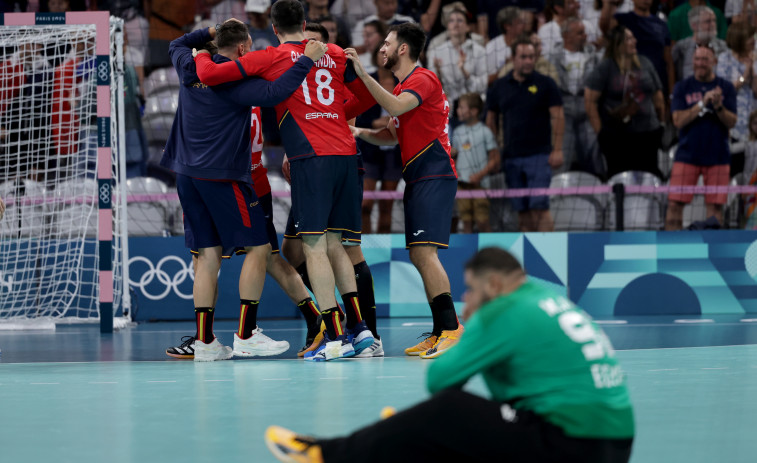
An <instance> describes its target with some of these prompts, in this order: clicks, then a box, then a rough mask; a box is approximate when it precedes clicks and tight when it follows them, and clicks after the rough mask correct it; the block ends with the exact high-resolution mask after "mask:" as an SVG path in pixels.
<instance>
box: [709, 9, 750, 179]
mask: <svg viewBox="0 0 757 463" xmlns="http://www.w3.org/2000/svg"><path fill="white" fill-rule="evenodd" d="M726 44H727V45H728V48H729V49H728V50H727V51H724V52H723V53H721V54H720V55H719V56H718V60H717V67H716V69H715V73H716V74H717V75H718V77H722V78H724V79H726V80H727V81H729V82H731V83H732V84H733V86H734V87H735V88H736V107H737V108H738V111H737V115H738V119H737V121H736V125H735V126H734V127H733V128H732V129H731V139H732V141H734V142H736V143H738V144H739V145H741V144H743V143H746V141H747V139H748V130H747V123H748V120H749V114H751V113H752V110H754V109H757V101H755V95H757V79H755V77H754V74H755V64H756V63H754V62H753V61H752V53H753V51H754V28H752V26H750V25H748V24H744V23H740V24H733V25H731V27H730V28H729V29H728V35H727V36H726ZM743 160H744V157H743V148H742V149H739V150H734V152H732V153H731V175H736V174H738V173H739V172H741V171H742V170H743V169H744V161H743Z"/></svg>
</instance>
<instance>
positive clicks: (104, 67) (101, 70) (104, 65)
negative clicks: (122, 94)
mask: <svg viewBox="0 0 757 463" xmlns="http://www.w3.org/2000/svg"><path fill="white" fill-rule="evenodd" d="M108 67H109V65H108V62H107V61H100V65H99V66H97V77H99V78H100V80H101V81H103V80H108V75H109V73H110V70H109V69H108Z"/></svg>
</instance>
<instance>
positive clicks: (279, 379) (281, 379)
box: [263, 378, 341, 381]
mask: <svg viewBox="0 0 757 463" xmlns="http://www.w3.org/2000/svg"><path fill="white" fill-rule="evenodd" d="M321 379H323V378H321ZM338 379H341V378H338ZM291 380H292V378H263V381H291Z"/></svg>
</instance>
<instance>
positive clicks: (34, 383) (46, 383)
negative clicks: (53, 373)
mask: <svg viewBox="0 0 757 463" xmlns="http://www.w3.org/2000/svg"><path fill="white" fill-rule="evenodd" d="M29 384H60V383H29Z"/></svg>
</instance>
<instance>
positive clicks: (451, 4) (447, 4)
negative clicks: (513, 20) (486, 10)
mask: <svg viewBox="0 0 757 463" xmlns="http://www.w3.org/2000/svg"><path fill="white" fill-rule="evenodd" d="M404 3H405V8H402V6H400V10H401V12H403V13H404V14H407V15H408V16H412V17H413V18H416V20H417V21H418V23H419V24H420V25H421V27H422V28H423V30H424V31H426V32H427V33H428V36H429V37H436V36H438V35H439V34H444V33H445V32H446V29H447V26H446V21H447V18H446V16H447V15H448V14H449V12H450V11H452V10H453V9H463V10H465V11H467V12H468V13H467V15H468V18H467V19H468V22H469V23H472V24H471V26H470V31H471V35H472V37H471V38H473V39H474V40H476V41H478V40H479V39H480V40H481V42H480V45H481V46H484V37H483V36H482V35H481V34H480V33H479V30H478V23H477V22H476V16H477V15H476V12H477V11H478V1H477V0H462V1H461V0H439V1H434V0H417V1H416V3H418V4H419V5H418V10H420V11H418V13H420V14H418V15H417V16H414V15H412V14H410V11H408V8H407V5H408V4H409V3H412V2H410V1H407V0H406V1H405V2H404ZM430 45H431V43H429V46H430Z"/></svg>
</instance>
